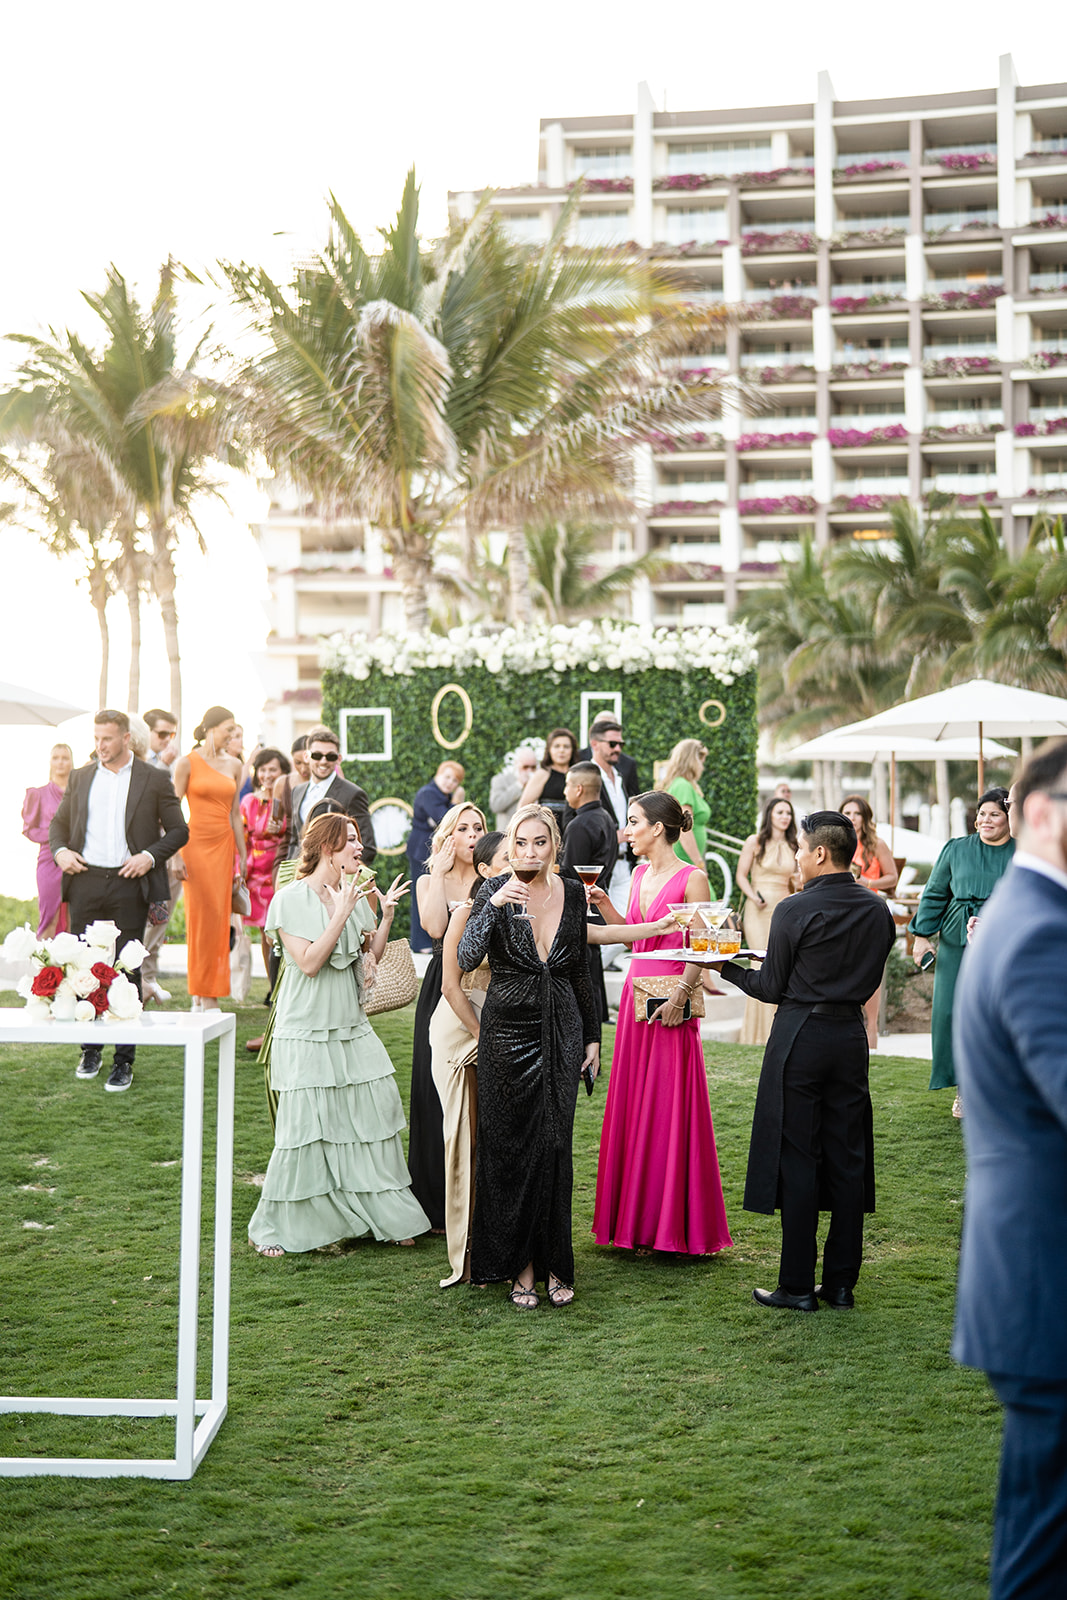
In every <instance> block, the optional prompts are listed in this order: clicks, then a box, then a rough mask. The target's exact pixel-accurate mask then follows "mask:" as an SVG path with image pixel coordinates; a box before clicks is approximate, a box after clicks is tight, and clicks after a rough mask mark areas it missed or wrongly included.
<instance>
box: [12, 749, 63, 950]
mask: <svg viewBox="0 0 1067 1600" xmlns="http://www.w3.org/2000/svg"><path fill="white" fill-rule="evenodd" d="M73 766H74V754H73V752H72V750H71V748H70V745H69V744H54V745H53V746H52V754H51V755H50V756H49V758H48V782H47V783H46V784H43V785H42V786H41V788H40V789H27V790H26V798H25V800H24V801H23V802H22V831H23V833H24V834H25V836H26V838H27V839H30V840H32V842H33V843H34V844H39V845H40V847H41V848H40V850H39V851H38V853H37V934H38V937H39V938H41V939H50V938H51V937H52V935H53V934H54V933H66V932H67V929H68V927H69V922H68V919H67V908H66V906H65V905H64V904H63V903H62V900H61V899H60V894H61V889H60V885H61V883H62V881H63V874H62V873H61V872H60V870H59V868H58V867H57V866H56V864H55V862H54V861H53V860H52V852H51V850H49V848H48V829H49V827H50V826H51V822H52V818H53V817H54V816H55V814H56V812H57V811H58V810H59V802H60V801H61V800H62V798H63V793H64V790H65V789H66V787H67V779H68V778H69V777H70V774H71V769H72V767H73Z"/></svg>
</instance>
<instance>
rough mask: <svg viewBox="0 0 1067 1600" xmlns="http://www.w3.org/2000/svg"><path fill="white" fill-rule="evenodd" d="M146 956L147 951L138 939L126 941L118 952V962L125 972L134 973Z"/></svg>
mask: <svg viewBox="0 0 1067 1600" xmlns="http://www.w3.org/2000/svg"><path fill="white" fill-rule="evenodd" d="M147 954H148V949H147V947H146V946H145V945H143V944H142V943H141V941H140V939H127V941H126V943H125V944H124V945H123V947H122V949H121V950H120V951H119V960H120V961H121V963H122V965H123V966H124V967H125V968H126V971H127V972H136V971H137V969H138V967H139V966H140V965H141V962H142V961H143V960H144V958H145V956H146V955H147Z"/></svg>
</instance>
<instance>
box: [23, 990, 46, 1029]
mask: <svg viewBox="0 0 1067 1600" xmlns="http://www.w3.org/2000/svg"><path fill="white" fill-rule="evenodd" d="M26 1015H27V1016H28V1017H32V1018H33V1019H34V1021H35V1022H43V1021H44V1020H45V1018H46V1017H50V1016H51V1015H52V1007H51V1006H50V1005H49V1003H48V1001H47V1000H45V999H42V997H41V996H40V995H36V994H35V995H31V997H30V998H29V1000H27V1001H26Z"/></svg>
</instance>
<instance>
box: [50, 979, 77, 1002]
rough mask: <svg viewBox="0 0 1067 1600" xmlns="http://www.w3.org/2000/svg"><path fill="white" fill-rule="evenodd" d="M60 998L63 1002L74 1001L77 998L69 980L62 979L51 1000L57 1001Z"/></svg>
mask: <svg viewBox="0 0 1067 1600" xmlns="http://www.w3.org/2000/svg"><path fill="white" fill-rule="evenodd" d="M60 996H62V998H63V999H64V1000H76V999H77V998H78V996H77V995H76V994H75V992H74V985H73V984H72V983H71V981H70V979H69V978H64V979H63V982H62V983H61V984H60V985H59V988H58V989H57V990H56V992H55V994H54V995H53V996H52V998H53V1000H58V999H59V998H60Z"/></svg>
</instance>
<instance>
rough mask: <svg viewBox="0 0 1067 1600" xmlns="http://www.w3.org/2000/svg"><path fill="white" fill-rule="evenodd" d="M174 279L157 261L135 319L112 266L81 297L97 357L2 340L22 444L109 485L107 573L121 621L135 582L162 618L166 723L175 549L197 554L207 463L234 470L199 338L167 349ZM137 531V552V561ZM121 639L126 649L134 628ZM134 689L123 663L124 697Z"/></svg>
mask: <svg viewBox="0 0 1067 1600" xmlns="http://www.w3.org/2000/svg"><path fill="white" fill-rule="evenodd" d="M179 276H180V269H179V268H178V267H177V266H176V264H175V263H174V262H172V261H168V262H167V263H166V264H165V265H164V267H163V268H162V269H161V271H160V277H159V288H158V290H157V292H156V295H155V298H154V300H153V302H152V305H151V308H150V309H149V310H148V311H147V312H145V311H143V310H142V309H141V307H140V305H139V304H138V302H137V300H136V299H135V298H134V297H133V295H132V294H131V293H130V291H129V289H128V287H127V285H126V281H125V279H124V278H123V277H122V276H121V274H120V273H119V272H117V271H116V269H115V268H114V267H112V268H111V269H110V271H109V272H108V275H107V284H106V287H105V289H104V292H103V293H102V294H88V293H86V294H85V295H84V299H85V301H86V303H87V304H88V306H89V307H90V308H91V310H92V311H93V312H94V313H95V315H96V317H97V318H98V319H99V321H100V323H101V324H102V326H103V331H104V334H105V336H106V337H105V342H104V344H103V346H102V348H101V349H100V350H99V351H94V350H93V349H92V348H90V346H89V345H88V344H86V343H85V342H84V341H83V340H82V339H81V338H80V337H79V336H78V335H76V334H74V333H72V332H70V331H67V332H65V333H62V334H60V333H57V332H55V331H54V330H49V333H48V335H47V337H38V336H35V335H12V338H13V339H15V341H16V342H17V343H19V344H20V345H21V346H22V347H23V349H24V350H25V351H26V354H25V357H24V359H23V361H22V362H21V364H20V365H19V367H18V369H17V373H16V391H15V394H16V395H17V397H18V400H19V405H20V410H21V423H22V427H23V432H24V436H25V439H26V440H27V441H28V442H29V443H30V444H31V445H32V444H34V443H40V444H43V445H44V446H45V447H46V448H48V447H49V441H50V439H52V437H53V435H54V431H55V430H56V429H57V428H59V429H61V430H62V431H63V433H64V434H65V435H66V436H68V437H69V438H71V439H73V440H75V441H77V445H78V448H79V449H81V450H83V451H84V452H85V457H84V459H85V460H86V461H87V462H89V463H91V469H92V472H93V473H99V474H101V475H102V476H103V477H105V478H107V479H109V480H110V482H111V484H112V485H113V488H114V493H115V495H116V498H117V499H118V500H119V501H121V502H122V505H123V508H124V510H123V513H122V518H121V521H120V524H118V525H117V531H118V532H119V533H120V535H121V541H122V558H121V561H120V566H119V569H118V570H119V571H120V573H121V576H122V582H123V586H124V588H125V590H126V594H127V600H128V603H129V604H130V607H131V622H133V623H135V624H136V622H137V620H138V604H137V602H138V596H139V593H140V586H141V584H142V583H143V582H147V583H148V584H149V585H150V586H151V591H152V593H153V595H154V596H155V598H156V600H157V601H158V603H159V607H160V611H161V613H162V618H163V632H164V637H165V640H166V647H167V657H168V661H169V665H170V694H169V700H170V704H171V706H172V707H173V709H174V712H175V714H176V715H178V714H180V709H181V656H180V650H179V642H178V610H177V603H176V599H175V589H176V579H175V569H174V553H175V547H176V544H177V540H178V537H179V535H180V532H181V530H182V529H183V528H186V527H188V528H191V529H192V530H193V531H194V532H195V533H196V536H197V539H198V540H199V541H200V543H201V547H202V545H203V542H202V540H201V539H200V534H199V530H198V528H197V526H196V521H195V513H196V507H197V503H198V501H199V500H201V499H202V498H203V497H205V496H207V495H217V494H218V493H219V483H218V480H217V478H216V476H215V473H214V468H215V466H216V464H217V462H218V461H219V460H220V459H228V460H230V461H233V462H236V461H237V460H238V459H239V457H238V455H237V453H236V452H235V450H234V448H233V446H232V443H231V432H230V428H229V422H228V416H227V412H226V406H225V403H224V400H223V398H222V396H221V393H220V391H218V390H217V389H212V388H211V387H209V385H208V384H207V382H206V381H205V378H204V376H203V375H202V373H201V372H200V371H199V370H198V369H199V368H200V366H201V364H202V363H203V362H204V361H205V360H206V357H207V351H208V339H209V335H210V330H208V331H206V332H204V333H203V334H202V335H201V336H200V337H199V339H197V340H196V341H195V342H194V343H193V344H192V346H191V348H190V349H188V351H187V352H185V353H184V354H183V353H182V352H181V351H180V350H179V344H180V342H181V329H180V326H179V315H178V298H177V280H178V278H179ZM10 398H11V399H12V401H13V400H14V398H15V396H12V397H10ZM87 492H88V491H87ZM138 532H140V533H141V534H142V535H143V536H144V537H145V538H146V539H147V542H148V550H147V552H146V553H145V554H144V555H142V553H141V552H140V551H139V548H138V543H137V534H138ZM133 634H134V640H135V642H136V639H137V637H138V635H139V628H138V626H136V625H135V626H134V628H133ZM136 686H137V671H136V658H135V659H134V662H133V665H132V666H131V694H134V695H135V694H136Z"/></svg>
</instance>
